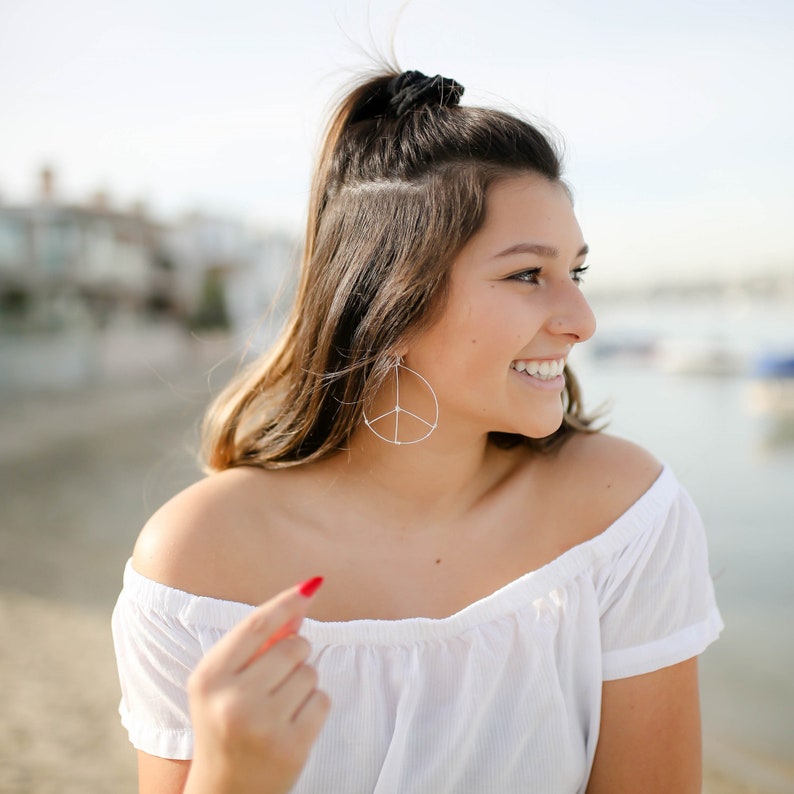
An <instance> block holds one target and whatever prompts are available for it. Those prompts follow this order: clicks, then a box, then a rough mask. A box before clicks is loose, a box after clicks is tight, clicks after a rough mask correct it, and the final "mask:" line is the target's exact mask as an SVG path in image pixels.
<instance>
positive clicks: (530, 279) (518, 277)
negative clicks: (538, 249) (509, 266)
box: [510, 267, 541, 284]
mask: <svg viewBox="0 0 794 794" xmlns="http://www.w3.org/2000/svg"><path fill="white" fill-rule="evenodd" d="M540 271H541V268H539V267H534V268H532V270H522V271H521V272H520V273H514V274H513V275H512V276H510V279H511V280H512V281H524V282H526V283H527V284H537V283H538V277H539V276H540Z"/></svg>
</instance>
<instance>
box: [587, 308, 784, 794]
mask: <svg viewBox="0 0 794 794" xmlns="http://www.w3.org/2000/svg"><path fill="white" fill-rule="evenodd" d="M594 304H595V305H594V308H595V310H596V314H597V316H598V317H599V320H600V323H599V329H600V330H599V335H600V336H601V337H602V338H609V339H621V338H624V339H628V338H630V337H631V335H632V334H633V333H635V332H637V329H642V334H643V336H645V335H647V334H649V333H650V335H651V336H653V337H656V338H659V339H661V340H663V341H664V342H665V343H667V344H668V347H673V348H675V349H677V350H680V349H681V348H686V349H689V350H691V349H693V346H694V345H695V344H696V343H698V342H701V343H702V342H709V343H714V342H715V341H719V343H720V345H721V346H723V347H724V348H725V349H726V350H730V351H733V352H734V353H736V354H737V355H739V357H740V358H742V359H744V360H746V361H749V360H752V358H753V357H754V356H755V355H757V354H758V353H761V352H764V351H767V350H777V351H785V350H788V351H792V352H794V302H790V301H783V300H779V301H775V302H773V303H765V304H764V303H760V302H756V303H752V302H748V301H741V302H738V303H732V304H722V305H721V304H717V303H712V304H709V303H703V302H699V303H690V304H688V305H671V304H667V305H664V304H661V305H654V304H650V305H648V304H646V305H640V306H634V307H626V306H615V305H613V306H609V305H598V303H597V302H595V301H594ZM581 353H582V354H581V355H580V356H579V358H578V359H577V362H576V363H577V372H578V374H579V375H580V379H581V380H582V381H583V385H584V387H585V397H586V399H587V404H588V405H589V406H594V405H596V404H598V403H600V402H601V401H603V400H605V399H610V400H611V401H612V407H611V411H610V416H611V420H612V421H611V423H610V430H611V431H612V432H614V433H616V434H618V435H624V436H626V437H629V438H632V439H633V440H636V441H638V442H640V443H642V444H643V445H644V446H646V447H648V448H649V449H650V450H651V451H652V452H654V453H655V454H656V455H657V456H658V457H659V458H661V459H662V460H664V461H665V462H667V463H668V464H670V465H671V466H672V467H673V468H674V469H675V471H676V473H677V475H678V477H679V479H680V480H681V481H682V482H683V483H684V484H685V486H686V487H687V489H688V490H689V491H690V493H691V494H692V496H693V498H694V499H695V501H696V503H697V504H698V506H699V508H700V511H701V513H702V515H703V518H704V522H705V524H706V527H707V531H708V537H709V545H710V555H711V567H712V571H713V574H714V576H715V586H716V590H717V597H718V599H719V604H720V608H721V610H722V613H723V618H724V620H725V623H726V629H725V631H724V633H723V635H722V637H721V639H720V641H719V642H718V643H717V644H716V645H714V646H712V648H711V649H710V650H709V651H707V653H706V654H705V655H704V659H703V663H702V668H701V669H702V690H703V704H704V727H705V729H706V739H707V748H708V747H709V746H711V747H712V749H713V751H714V752H717V753H724V754H725V756H726V758H728V759H730V761H731V762H732V763H733V762H735V763H738V764H750V765H751V764H753V763H755V762H756V761H759V762H760V761H761V760H762V759H767V760H772V759H778V760H780V761H783V762H786V763H787V764H790V765H791V769H792V770H794V739H793V738H792V737H794V676H792V670H794V630H792V623H794V616H792V614H791V613H792V608H793V607H794V415H792V416H790V417H789V418H788V420H784V419H781V418H779V417H778V418H773V417H771V416H769V415H764V414H761V413H758V412H757V411H756V410H755V409H754V401H753V394H754V387H755V384H754V380H753V378H752V377H751V376H750V375H748V374H745V373H738V374H734V375H731V376H714V375H711V376H709V375H705V374H680V373H678V374H675V373H671V372H668V371H666V366H665V364H666V359H665V357H664V356H663V357H662V359H661V360H659V359H658V358H657V359H651V360H640V359H635V360H632V361H627V360H625V359H624V360H622V361H620V362H619V361H617V360H610V361H604V360H601V359H597V358H595V357H588V356H587V354H586V348H583V349H582V351H581ZM789 790H791V791H794V778H792V788H791V789H789Z"/></svg>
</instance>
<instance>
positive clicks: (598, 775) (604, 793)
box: [587, 658, 702, 794]
mask: <svg viewBox="0 0 794 794" xmlns="http://www.w3.org/2000/svg"><path fill="white" fill-rule="evenodd" d="M701 753H702V750H701V737H700V703H699V695H698V674H697V658H694V659H688V660H687V661H685V662H681V663H680V664H676V665H673V666H672V667H665V668H663V669H662V670H657V671H656V672H653V673H647V674H645V675H638V676H633V677H631V678H623V679H619V680H616V681H605V682H604V685H603V699H602V706H601V733H600V736H599V739H598V746H597V748H596V754H595V761H594V763H593V771H592V774H591V776H590V783H589V785H588V787H587V794H635V793H636V792H638V791H641V792H643V794H669V793H670V792H672V791H674V792H676V794H700V791H701V785H702V783H701V777H702V769H701Z"/></svg>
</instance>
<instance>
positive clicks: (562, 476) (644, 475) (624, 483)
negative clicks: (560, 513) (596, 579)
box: [548, 433, 663, 535]
mask: <svg viewBox="0 0 794 794" xmlns="http://www.w3.org/2000/svg"><path fill="white" fill-rule="evenodd" d="M548 467H549V468H548V471H549V474H550V486H551V484H552V483H553V487H554V488H555V490H556V489H557V488H559V489H561V490H560V491H558V493H560V496H561V498H566V501H568V502H569V503H572V504H571V509H572V510H574V511H577V510H579V511H581V512H582V516H578V515H577V516H575V518H576V519H577V521H578V523H579V525H580V526H588V527H590V530H589V531H588V533H587V534H591V535H592V534H597V533H598V532H600V531H601V530H603V529H605V528H606V527H607V526H609V525H610V524H611V523H612V522H614V521H615V520H616V519H617V518H619V517H620V516H621V515H622V514H623V513H625V512H626V510H628V509H629V508H630V507H631V506H632V505H633V504H634V503H635V502H636V501H637V500H638V499H639V498H640V497H641V496H642V495H643V494H644V493H645V492H646V491H647V490H648V489H649V488H650V487H651V486H652V485H653V484H654V482H655V481H656V480H657V479H658V477H659V474H660V473H661V471H662V468H663V466H662V464H661V462H660V461H659V460H657V458H656V457H654V456H653V455H652V454H651V453H650V452H648V451H647V450H646V449H644V448H643V447H641V446H639V445H638V444H635V443H633V442H631V441H628V440H626V439H623V438H618V437H617V436H611V435H609V434H607V433H593V434H584V433H581V434H577V435H575V436H574V437H573V438H571V439H569V440H568V441H567V442H566V443H565V445H564V446H563V447H562V449H560V450H559V451H558V452H557V453H556V454H554V455H553V456H552V457H551V458H550V460H549V462H548ZM571 494H576V497H577V498H576V499H575V500H571V499H570V495H571Z"/></svg>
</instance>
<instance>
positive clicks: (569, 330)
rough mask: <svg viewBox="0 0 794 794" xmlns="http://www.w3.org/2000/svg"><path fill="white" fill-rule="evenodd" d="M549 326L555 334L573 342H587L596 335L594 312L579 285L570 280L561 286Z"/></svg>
mask: <svg viewBox="0 0 794 794" xmlns="http://www.w3.org/2000/svg"><path fill="white" fill-rule="evenodd" d="M547 325H548V328H549V330H550V331H551V332H552V333H554V334H558V335H567V336H570V337H571V342H586V341H587V340H588V339H589V338H590V337H591V336H592V335H593V334H594V333H595V330H596V319H595V315H594V314H593V310H592V309H591V308H590V304H589V303H588V302H587V299H586V298H585V296H584V294H583V293H582V290H581V288H580V287H579V285H577V284H576V283H574V282H573V281H571V280H570V279H566V281H565V282H564V283H562V284H561V285H560V286H559V294H558V296H557V300H556V301H555V302H554V309H553V310H552V312H551V313H550V315H549V319H548V323H547Z"/></svg>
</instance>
